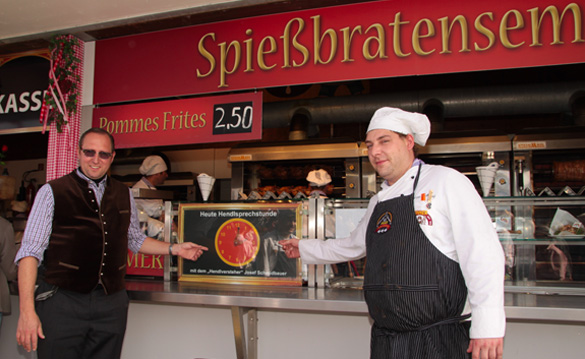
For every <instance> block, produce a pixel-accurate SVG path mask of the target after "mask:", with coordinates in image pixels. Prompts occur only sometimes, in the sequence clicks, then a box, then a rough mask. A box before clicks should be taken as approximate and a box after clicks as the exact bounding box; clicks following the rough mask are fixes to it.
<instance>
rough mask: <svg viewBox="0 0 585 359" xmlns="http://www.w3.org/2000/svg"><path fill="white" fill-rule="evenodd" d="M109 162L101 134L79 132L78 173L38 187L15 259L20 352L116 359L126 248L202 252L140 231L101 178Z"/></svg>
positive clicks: (118, 188)
mask: <svg viewBox="0 0 585 359" xmlns="http://www.w3.org/2000/svg"><path fill="white" fill-rule="evenodd" d="M115 155H116V153H115V151H114V139H113V137H112V136H111V135H110V134H109V133H108V132H106V131H104V130H102V129H97V128H92V129H90V130H88V131H86V132H85V133H84V134H83V135H82V136H81V139H80V140H79V164H80V166H79V168H78V169H76V170H75V171H73V172H71V173H70V174H68V175H66V176H63V177H61V178H58V179H56V180H53V181H50V182H49V183H48V184H46V185H44V186H43V187H41V189H40V190H39V192H38V194H37V197H36V199H35V203H34V205H33V208H32V210H31V213H30V217H29V220H28V223H27V227H26V229H25V234H24V237H23V239H22V246H21V248H20V250H19V252H18V254H17V256H16V259H15V261H16V262H17V263H18V267H19V269H18V285H19V294H20V317H19V320H18V327H17V332H16V339H17V341H18V344H20V345H22V346H23V347H24V349H25V350H27V351H31V350H38V357H39V358H40V359H45V358H60V359H63V358H71V359H78V358H96V359H97V358H104V359H106V358H107V359H110V358H119V357H120V354H121V351H122V342H123V339H124V333H125V330H126V320H127V313H128V296H127V294H126V290H125V282H124V276H125V274H126V258H127V249H128V248H129V249H130V250H132V251H133V252H140V253H144V254H155V255H164V254H171V255H179V256H181V257H183V258H185V259H189V260H197V259H198V258H199V256H201V254H202V253H203V251H205V250H207V248H206V247H203V246H199V245H197V244H194V243H190V242H185V243H180V244H175V245H173V244H171V245H169V243H165V242H160V241H157V240H155V239H153V238H150V237H146V235H144V234H143V233H142V232H141V231H140V228H139V225H138V217H137V211H136V207H135V204H134V200H133V198H132V195H131V192H130V189H129V188H128V187H127V186H125V185H124V184H122V183H120V182H118V181H116V180H114V179H113V178H110V177H109V176H107V171H108V170H109V168H110V166H111V164H112V162H113V160H114V157H115ZM40 264H42V265H41V266H40V267H41V268H42V271H38V269H37V268H38V267H39V265H40ZM37 273H42V275H40V276H39V279H40V280H39V283H38V284H39V285H38V288H37V289H36V291H35V284H36V283H37ZM39 338H40V340H39Z"/></svg>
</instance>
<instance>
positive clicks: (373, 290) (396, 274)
mask: <svg viewBox="0 0 585 359" xmlns="http://www.w3.org/2000/svg"><path fill="white" fill-rule="evenodd" d="M420 168H421V167H420V166H419V169H418V173H417V176H416V179H415V180H414V185H413V194H411V195H409V196H401V197H397V198H393V199H390V200H388V201H384V202H379V203H378V204H377V205H376V207H375V209H374V212H373V214H372V217H371V218H370V222H369V223H368V229H367V234H366V255H367V262H366V269H365V275H364V295H365V299H366V303H367V304H368V310H369V313H370V316H371V317H372V319H373V320H374V324H373V326H372V333H371V353H370V358H371V359H390V358H392V359H397V358H409V359H415V358H420V359H459V358H470V357H471V356H470V354H467V353H466V350H467V347H468V345H469V322H462V320H463V319H466V318H468V317H469V315H467V316H465V317H463V316H461V315H460V314H461V312H462V311H463V308H464V306H465V299H466V297H467V287H466V286H465V281H464V279H463V274H462V273H461V269H460V267H459V264H458V263H457V262H455V261H453V260H451V259H450V258H448V257H447V256H445V255H444V254H443V253H441V251H439V250H438V249H437V248H436V247H435V246H434V245H433V244H432V243H431V242H430V241H429V239H428V238H427V236H426V235H425V234H424V232H423V231H422V229H421V228H420V225H419V223H418V220H417V218H416V214H415V212H414V200H415V198H414V190H415V189H416V185H417V183H418V178H419V175H420Z"/></svg>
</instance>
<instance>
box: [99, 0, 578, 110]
mask: <svg viewBox="0 0 585 359" xmlns="http://www.w3.org/2000/svg"><path fill="white" fill-rule="evenodd" d="M584 14H585V5H584V4H583V2H575V1H569V0H508V1H469V0H445V1H436V0H418V1H416V2H413V1H406V0H392V1H375V2H368V3H360V4H352V5H344V6H336V7H328V8H320V9H311V10H303V11H297V12H290V13H283V14H274V15H266V16H259V17H254V18H246V19H238V20H233V21H226V22H218V23H212V24H204V25H197V26H192V27H185V28H179V29H173V30H167V31H160V32H154V33H148V34H142V35H136V36H127V37H121V38H116V39H109V40H102V41H98V42H97V43H96V64H95V91H94V96H95V97H94V98H95V102H96V103H98V104H103V103H112V102H120V101H132V100H140V99H152V98H161V97H169V96H181V95H187V94H189V95H190V94H201V93H213V92H224V91H233V90H242V89H253V88H268V87H277V86H286V85H297V84H307V83H317V82H336V81H346V80H354V79H369V78H383V77H395V76H407V75H423V74H435V73H451V72H465V71H482V70H492V69H503V68H518V67H531V66H547V65H557V64H568V63H581V62H585V39H584V38H585V36H584V34H583V31H584V27H583V20H584V19H583V16H584Z"/></svg>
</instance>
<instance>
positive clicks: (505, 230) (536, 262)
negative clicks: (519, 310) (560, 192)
mask: <svg viewBox="0 0 585 359" xmlns="http://www.w3.org/2000/svg"><path fill="white" fill-rule="evenodd" d="M484 203H485V204H486V207H487V209H488V211H489V213H490V215H491V217H492V220H493V223H494V226H495V228H496V230H497V232H498V235H499V238H500V241H501V242H502V247H503V248H504V252H505V255H506V279H505V280H506V291H508V292H530V293H550V294H579V295H585V227H584V226H583V223H584V220H585V198H583V197H581V196H567V197H536V196H532V197H490V198H484Z"/></svg>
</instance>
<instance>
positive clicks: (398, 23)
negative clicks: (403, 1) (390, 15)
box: [389, 12, 410, 57]
mask: <svg viewBox="0 0 585 359" xmlns="http://www.w3.org/2000/svg"><path fill="white" fill-rule="evenodd" d="M400 17H401V13H399V12H397V13H396V15H394V22H391V23H390V24H389V25H390V26H394V35H393V38H392V41H393V44H394V54H396V56H398V57H406V56H410V52H409V53H407V54H405V53H404V52H403V51H402V47H401V46H400V27H401V25H406V24H409V23H410V21H400Z"/></svg>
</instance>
